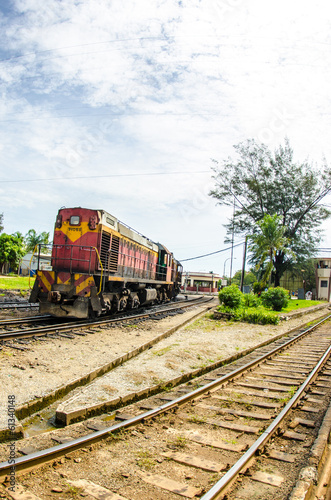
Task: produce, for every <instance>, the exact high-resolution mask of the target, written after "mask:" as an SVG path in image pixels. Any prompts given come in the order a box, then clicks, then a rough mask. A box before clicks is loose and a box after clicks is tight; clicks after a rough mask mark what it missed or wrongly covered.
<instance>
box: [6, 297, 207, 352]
mask: <svg viewBox="0 0 331 500" xmlns="http://www.w3.org/2000/svg"><path fill="white" fill-rule="evenodd" d="M212 300H213V298H211V297H199V298H198V299H192V300H189V301H187V300H183V301H178V302H175V303H171V304H167V305H164V304H163V305H160V306H154V307H153V308H151V309H149V310H148V311H146V310H145V309H144V312H141V313H132V312H130V314H128V313H122V314H119V315H118V316H116V317H113V316H112V317H101V318H98V319H96V320H79V321H75V320H65V321H62V322H60V323H58V322H55V323H54V318H51V317H50V316H37V317H33V318H19V319H16V320H9V321H7V320H4V321H0V329H7V328H8V329H11V328H12V327H15V326H16V325H19V324H20V325H24V324H27V325H28V324H34V323H38V322H42V323H45V322H50V324H46V325H42V326H33V327H32V328H21V329H19V330H11V331H9V332H4V331H2V332H1V331H0V342H2V343H3V342H6V341H12V340H17V339H22V338H29V337H35V338H38V337H43V336H45V335H49V334H55V335H61V334H64V333H65V332H72V333H73V334H74V335H75V331H73V330H77V329H84V328H92V327H93V328H94V327H97V326H103V325H111V324H116V323H120V322H125V321H137V320H139V321H141V320H143V319H155V320H157V319H162V317H165V316H164V315H166V314H171V313H175V312H176V311H177V312H178V311H180V310H182V309H187V308H189V307H192V306H196V305H201V304H204V303H208V302H210V301H212Z"/></svg>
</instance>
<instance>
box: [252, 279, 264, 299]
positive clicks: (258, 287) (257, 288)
mask: <svg viewBox="0 0 331 500" xmlns="http://www.w3.org/2000/svg"><path fill="white" fill-rule="evenodd" d="M264 289H265V283H263V282H262V281H255V283H253V293H255V294H256V295H258V296H260V295H261V292H263V290H264Z"/></svg>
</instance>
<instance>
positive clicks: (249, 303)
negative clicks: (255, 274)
mask: <svg viewBox="0 0 331 500" xmlns="http://www.w3.org/2000/svg"><path fill="white" fill-rule="evenodd" d="M259 303H260V300H259V298H258V297H257V296H256V295H254V294H253V293H245V294H244V306H245V307H257V306H258V305H259Z"/></svg>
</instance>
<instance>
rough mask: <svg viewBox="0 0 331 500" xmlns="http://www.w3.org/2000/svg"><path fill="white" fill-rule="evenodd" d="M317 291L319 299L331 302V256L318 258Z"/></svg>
mask: <svg viewBox="0 0 331 500" xmlns="http://www.w3.org/2000/svg"><path fill="white" fill-rule="evenodd" d="M316 292H317V298H318V299H319V300H328V301H329V302H331V257H323V258H319V259H317V264H316Z"/></svg>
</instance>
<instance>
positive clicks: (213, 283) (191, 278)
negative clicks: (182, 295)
mask: <svg viewBox="0 0 331 500" xmlns="http://www.w3.org/2000/svg"><path fill="white" fill-rule="evenodd" d="M220 279H221V276H220V275H219V274H216V273H193V272H188V271H187V272H186V273H185V272H184V273H183V276H182V290H183V291H184V292H201V293H208V292H209V293H212V292H214V293H215V292H217V291H218V281H219V280H220Z"/></svg>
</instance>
